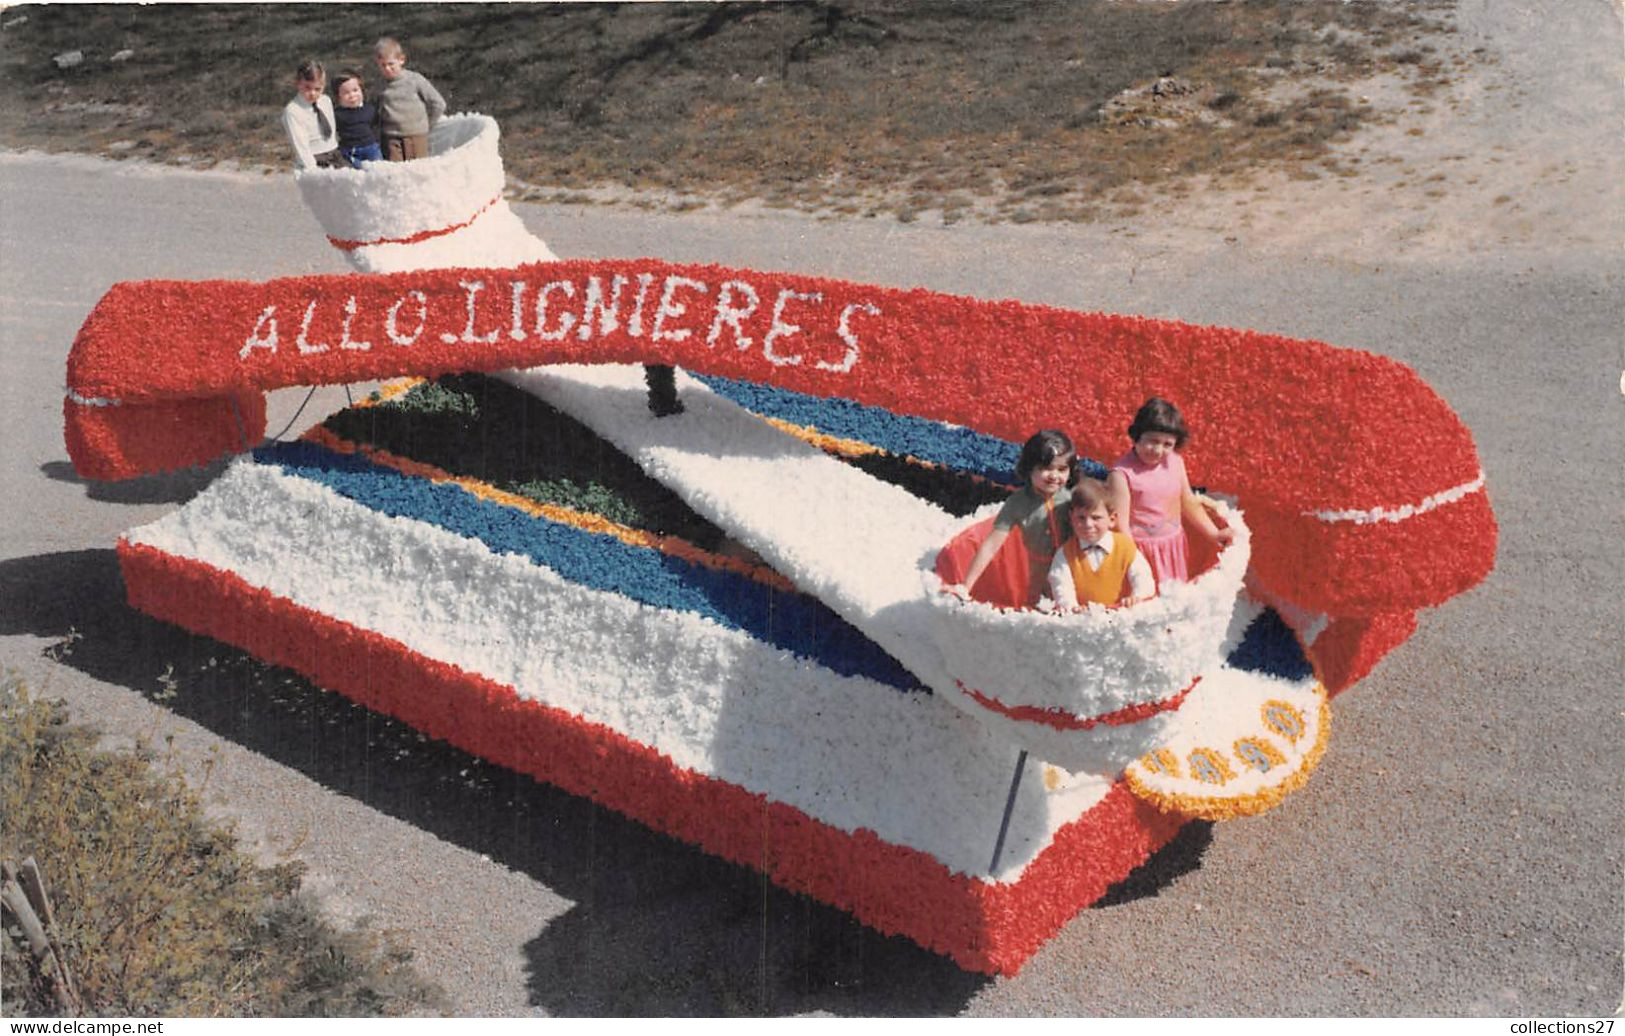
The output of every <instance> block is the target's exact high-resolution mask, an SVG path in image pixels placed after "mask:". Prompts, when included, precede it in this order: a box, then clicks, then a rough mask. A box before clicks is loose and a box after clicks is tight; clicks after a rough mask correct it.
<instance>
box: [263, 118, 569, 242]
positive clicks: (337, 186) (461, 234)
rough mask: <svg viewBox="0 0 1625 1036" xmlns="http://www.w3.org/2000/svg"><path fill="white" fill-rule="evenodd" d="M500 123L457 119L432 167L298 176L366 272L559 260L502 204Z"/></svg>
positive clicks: (442, 136) (333, 234)
mask: <svg viewBox="0 0 1625 1036" xmlns="http://www.w3.org/2000/svg"><path fill="white" fill-rule="evenodd" d="M500 136H501V134H500V131H499V130H498V129H497V123H496V120H495V119H492V118H491V117H490V116H487V115H477V114H462V115H448V116H446V117H445V118H443V119H441V120H440V121H439V122H438V123H436V124H435V128H434V131H433V132H432V133H431V134H430V135H429V150H430V156H429V157H428V158H420V159H415V160H413V161H411V162H368V163H365V164H364V165H363V166H362V168H360V169H358V170H357V169H306V170H302V171H300V172H298V173H296V174H295V179H296V181H297V182H298V184H299V191H300V194H301V195H303V197H304V199H305V204H306V205H307V206H308V207H309V208H310V211H311V212H312V213H313V214H314V215H315V216H316V219H317V221H318V222H320V223H321V225H322V231H323V232H324V233H326V234H327V236H328V237H329V239H331V240H333V241H334V243H335V245H337V246H338V247H340V248H341V249H343V250H344V252H345V258H346V259H347V260H348V261H349V262H350V264H351V265H352V266H354V267H355V268H356V269H357V270H360V271H361V272H363V273H396V272H399V271H404V270H423V269H429V268H431V267H457V266H475V267H479V266H517V265H518V264H520V263H529V262H541V261H550V260H553V259H557V258H558V257H557V256H555V255H554V254H553V253H552V252H551V251H550V250H549V249H548V247H547V245H545V244H543V243H542V242H541V241H540V240H539V239H538V238H536V237H535V236H534V235H533V234H531V233H530V231H528V230H526V229H525V226H524V224H523V223H522V222H520V220H519V217H518V216H516V215H514V213H513V211H512V210H511V209H509V208H508V203H507V201H505V200H504V199H503V197H502V191H503V187H504V185H505V183H506V175H505V173H504V172H503V168H502V156H501V154H500V152H499V151H498V149H497V141H498V139H499V138H500Z"/></svg>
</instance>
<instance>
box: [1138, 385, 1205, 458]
mask: <svg viewBox="0 0 1625 1036" xmlns="http://www.w3.org/2000/svg"><path fill="white" fill-rule="evenodd" d="M1146 432H1162V433H1163V434H1164V435H1171V436H1173V437H1174V448H1175V449H1178V448H1180V447H1182V446H1184V445H1185V440H1186V439H1188V438H1190V434H1191V431H1190V429H1189V428H1186V427H1185V419H1184V418H1183V417H1181V416H1180V415H1179V408H1178V407H1176V406H1174V405H1173V404H1172V403H1170V402H1168V401H1167V400H1166V399H1163V398H1162V397H1161V396H1152V397H1151V398H1150V399H1148V400H1146V401H1145V402H1144V403H1143V404H1141V406H1140V409H1139V410H1138V411H1137V412H1136V413H1135V414H1134V423H1133V424H1131V425H1129V426H1128V437H1129V438H1130V439H1133V440H1134V441H1135V442H1139V441H1140V436H1142V435H1144V434H1145V433H1146Z"/></svg>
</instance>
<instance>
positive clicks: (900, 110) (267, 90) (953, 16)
mask: <svg viewBox="0 0 1625 1036" xmlns="http://www.w3.org/2000/svg"><path fill="white" fill-rule="evenodd" d="M1453 3H1454V0H1414V2H1409V3H1403V4H1399V3H1376V2H1370V3H1365V2H1362V3H1346V2H1344V0H1182V2H1173V3H1170V2H1166V0H1154V2H1148V0H977V2H970V0H925V2H919V0H840V2H835V0H816V2H814V0H808V2H796V3H767V4H757V3H721V4H690V3H661V4H511V5H510V4H494V5H482V4H451V5H440V4H427V5H342V4H333V5H328V4H322V5H311V6H282V5H268V6H262V5H254V4H243V5H218V6H211V5H202V6H192V5H167V4H160V5H150V6H138V5H111V6H99V5H60V6H49V5H48V6H19V7H13V8H8V9H6V10H5V11H4V12H0V99H3V100H4V101H5V103H4V104H0V143H3V144H4V145H5V146H8V147H12V148H24V147H26V148H41V149H46V150H68V151H85V152H91V153H97V154H106V155H116V156H130V157H140V158H145V159H149V160H154V161H159V162H168V163H177V164H185V165H192V166H211V165H215V164H217V163H235V164H238V165H245V166H248V167H262V168H265V169H267V170H271V169H276V170H280V169H283V168H286V165H287V156H286V150H287V147H286V143H285V141H284V140H283V139H282V131H281V127H280V123H279V121H278V112H279V109H280V108H281V106H282V105H283V104H284V103H285V102H286V101H287V99H288V98H289V97H290V96H292V91H291V70H292V68H293V67H294V66H295V65H296V64H297V63H298V61H299V60H300V59H301V58H302V57H304V56H306V55H314V56H316V57H318V58H320V59H322V60H323V61H324V62H325V63H326V64H327V65H328V67H329V68H331V69H338V68H343V67H346V66H354V67H359V68H364V69H366V71H367V75H368V83H369V86H370V87H372V88H376V87H377V85H378V83H379V81H380V80H379V77H378V75H377V73H376V71H375V70H373V69H372V67H371V63H370V55H371V46H372V43H373V41H375V40H376V39H377V38H378V37H379V36H380V35H383V34H393V35H396V36H399V37H400V38H401V39H402V40H403V41H404V42H405V44H406V46H407V49H408V55H409V64H410V66H411V67H413V68H416V69H418V70H419V71H422V72H423V73H425V74H426V75H428V76H429V78H430V79H431V80H433V81H434V82H435V84H436V85H437V86H438V87H439V88H440V89H441V91H442V93H444V94H445V95H446V96H447V98H448V99H449V100H450V102H451V104H452V107H453V109H454V110H474V111H482V112H486V113H488V114H491V115H493V116H495V117H496V118H497V119H498V120H499V121H500V123H501V125H502V130H503V137H504V140H503V151H504V157H505V160H506V163H507V168H508V170H509V172H510V174H511V176H512V179H513V183H512V185H511V186H512V193H514V194H515V195H516V196H518V197H524V198H531V199H537V200H548V201H591V200H622V201H631V202H632V203H633V204H637V205H642V206H650V207H661V208H667V209H677V210H681V209H686V208H696V207H702V206H716V205H721V206H727V205H733V204H738V203H742V202H755V203H761V204H765V205H767V206H772V207H784V208H796V209H802V210H807V211H815V212H819V213H824V214H830V215H841V216H874V215H879V214H882V213H888V214H893V215H895V216H897V217H898V218H901V219H904V220H908V219H913V218H916V217H917V216H918V215H920V214H922V213H925V212H934V213H937V214H939V215H940V216H941V218H943V219H944V220H946V221H949V222H952V221H954V220H956V219H960V218H965V217H975V218H978V219H982V220H991V221H1014V222H1026V221H1031V220H1090V219H1094V218H1098V217H1101V216H1104V215H1112V216H1129V215H1132V214H1133V213H1134V212H1136V211H1137V210H1139V209H1140V208H1142V207H1144V206H1147V205H1150V204H1153V203H1154V202H1155V200H1156V199H1157V198H1158V196H1159V195H1162V194H1165V193H1166V194H1172V195H1180V194H1183V193H1186V192H1189V191H1191V190H1194V189H1195V187H1196V186H1198V185H1200V184H1201V183H1203V182H1213V181H1217V182H1224V181H1228V180H1233V179H1237V178H1244V177H1247V176H1248V175H1250V174H1252V173H1255V172H1258V171H1268V170H1285V171H1287V172H1288V173H1289V174H1290V175H1294V176H1302V177H1314V176H1320V175H1327V174H1330V175H1338V174H1341V175H1351V174H1352V172H1353V171H1354V168H1353V167H1354V166H1356V165H1357V164H1358V162H1359V158H1358V156H1347V155H1344V156H1342V157H1339V155H1340V152H1338V151H1337V150H1336V145H1338V144H1340V143H1343V142H1345V141H1347V140H1348V139H1349V138H1350V136H1351V135H1352V134H1353V133H1354V132H1355V131H1357V130H1358V129H1359V128H1360V127H1361V126H1362V125H1365V124H1367V123H1369V122H1371V121H1373V120H1384V119H1391V118H1394V117H1396V114H1397V112H1398V110H1399V109H1401V108H1402V107H1403V106H1404V105H1405V104H1406V103H1408V102H1407V101H1406V100H1405V98H1406V97H1409V98H1410V102H1409V103H1414V102H1415V101H1417V100H1420V99H1422V98H1426V97H1427V96H1428V95H1431V94H1433V93H1435V92H1437V91H1438V90H1440V89H1441V88H1443V87H1445V86H1446V85H1447V84H1448V82H1449V81H1450V76H1451V74H1452V72H1453V70H1454V69H1455V68H1456V67H1457V65H1458V64H1459V63H1460V62H1462V61H1464V60H1467V58H1466V57H1465V56H1451V50H1452V48H1451V47H1450V46H1449V43H1448V32H1449V26H1450V22H1449V16H1450V11H1451V8H1452V6H1453ZM1374 77H1391V78H1392V79H1394V80H1396V81H1398V82H1401V83H1403V84H1405V86H1406V91H1402V92H1401V95H1400V97H1401V99H1400V100H1399V101H1390V102H1389V107H1388V109H1384V108H1382V107H1380V106H1378V105H1376V104H1374V103H1372V102H1370V101H1368V100H1367V99H1366V98H1365V96H1364V95H1363V94H1362V84H1366V83H1368V82H1370V81H1372V80H1373V78H1374ZM1407 91H1408V92H1407ZM1384 96H1389V97H1392V96H1393V91H1388V92H1387V93H1386V94H1385V95H1384Z"/></svg>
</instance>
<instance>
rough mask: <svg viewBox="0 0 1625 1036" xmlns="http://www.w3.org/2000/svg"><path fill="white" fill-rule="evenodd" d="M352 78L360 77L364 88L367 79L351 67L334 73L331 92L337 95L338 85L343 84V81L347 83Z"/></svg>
mask: <svg viewBox="0 0 1625 1036" xmlns="http://www.w3.org/2000/svg"><path fill="white" fill-rule="evenodd" d="M352 79H360V80H361V86H362V88H363V89H365V88H366V85H367V81H366V80H365V79H361V73H360V72H357V71H356V70H355V69H353V68H346V69H344V70H343V71H340V72H336V73H334V75H333V93H334V94H335V95H337V94H338V92H339V87H341V86H343V85H344V84H345V83H348V82H349V81H350V80H352Z"/></svg>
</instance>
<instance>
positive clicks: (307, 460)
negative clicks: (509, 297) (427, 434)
mask: <svg viewBox="0 0 1625 1036" xmlns="http://www.w3.org/2000/svg"><path fill="white" fill-rule="evenodd" d="M254 457H255V459H256V460H257V461H259V462H260V463H264V464H273V465H276V466H277V467H280V468H281V469H282V470H283V471H286V472H287V473H289V474H291V475H295V476H298V477H300V478H306V479H309V480H311V481H313V482H317V483H319V484H321V485H324V486H327V487H328V488H330V489H332V490H333V491H334V492H336V493H338V494H339V495H341V496H343V497H345V498H347V499H350V500H354V501H355V502H357V503H359V504H362V505H364V506H366V507H370V508H372V509H373V510H375V511H378V512H380V513H383V514H387V515H390V516H392V517H403V518H413V519H416V520H418V521H423V522H428V523H429V524H432V525H435V526H437V527H439V528H442V529H445V530H447V531H449V532H453V533H456V534H457V535H460V536H466V537H468V538H470V539H476V540H479V541H480V542H481V543H484V544H485V545H486V546H487V547H489V548H490V549H491V550H493V551H495V552H496V553H499V554H505V553H511V554H518V555H520V556H522V557H528V558H530V559H531V560H532V561H534V562H536V563H538V564H542V565H546V566H547V567H549V568H551V569H553V570H554V571H556V572H558V573H559V574H560V575H561V576H563V577H564V578H566V579H569V580H571V581H572V582H576V583H580V584H582V585H583V586H588V587H591V588H593V589H596V590H606V591H610V592H613V593H619V594H622V595H624V596H626V597H629V598H631V599H633V600H635V601H639V602H641V603H643V604H647V605H650V606H653V607H657V608H672V609H676V610H679V611H687V612H692V613H695V614H699V615H704V616H706V617H708V618H710V619H712V620H714V621H716V622H718V623H720V624H721V625H723V626H725V627H727V628H729V629H736V630H741V631H743V632H745V633H748V634H750V635H751V636H753V637H755V638H757V639H758V640H762V641H765V642H767V643H769V644H773V645H774V646H776V647H780V648H783V649H784V650H786V651H789V652H791V653H793V654H796V655H798V656H801V657H804V658H807V659H810V660H812V661H814V662H817V663H818V664H820V665H822V666H824V667H826V668H828V669H831V670H833V671H834V672H837V673H839V674H841V675H842V676H864V677H867V678H869V679H872V680H875V681H877V682H879V683H883V684H886V685H888V686H890V687H895V688H897V689H899V690H906V691H915V690H922V691H923V690H926V688H925V687H924V685H922V684H921V683H920V682H919V680H918V679H917V678H916V677H915V676H914V675H913V674H912V673H910V672H909V671H908V670H907V669H905V668H903V666H902V665H901V664H900V663H898V662H897V660H896V659H894V658H892V656H891V655H889V654H887V653H886V652H885V651H884V650H882V649H881V648H880V647H879V646H878V645H877V644H875V643H874V642H873V641H871V640H869V639H868V638H867V637H865V636H864V635H863V634H862V633H860V632H859V631H858V630H857V629H856V628H854V627H853V626H852V625H851V624H849V623H847V622H846V621H845V620H844V619H842V618H841V617H840V616H838V615H836V614H835V613H834V612H833V611H831V610H830V609H829V608H828V607H826V606H825V605H824V604H823V603H822V602H820V601H818V600H817V599H816V598H814V597H811V596H808V595H806V594H799V593H785V592H783V591H780V590H776V589H774V588H773V587H770V586H767V585H765V584H763V583H761V582H758V581H757V580H754V579H749V578H746V577H744V576H742V575H739V574H737V573H733V572H725V571H718V570H716V569H711V568H706V567H705V566H703V565H696V564H694V563H692V562H689V561H685V560H683V559H682V558H676V557H672V556H669V555H667V554H663V553H661V552H660V551H658V550H654V549H650V548H646V547H638V546H633V545H631V544H627V543H624V542H622V541H621V540H618V539H616V538H615V537H613V536H609V535H606V534H602V533H595V532H589V531H587V530H584V529H578V528H575V527H573V526H570V525H565V524H563V523H559V522H554V521H550V520H548V519H546V518H541V517H536V516H533V515H529V514H526V513H524V512H522V511H519V510H517V509H514V508H511V507H507V506H505V505H503V504H500V503H496V502H494V501H489V500H483V499H481V498H479V497H476V496H474V495H473V494H471V493H469V492H467V491H466V490H463V489H462V488H460V487H458V486H456V485H451V484H436V483H434V482H431V481H429V480H428V479H424V478H419V477H416V476H412V475H406V474H403V473H402V472H399V471H396V470H394V469H392V468H387V467H383V466H381V465H378V464H375V463H373V462H371V461H369V460H367V459H365V458H364V457H360V456H357V455H354V454H340V453H334V452H331V451H329V450H326V449H324V448H322V447H320V446H317V445H315V444H313V443H307V442H289V443H281V444H276V445H272V446H266V447H261V448H260V449H258V450H256V451H255V452H254Z"/></svg>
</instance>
